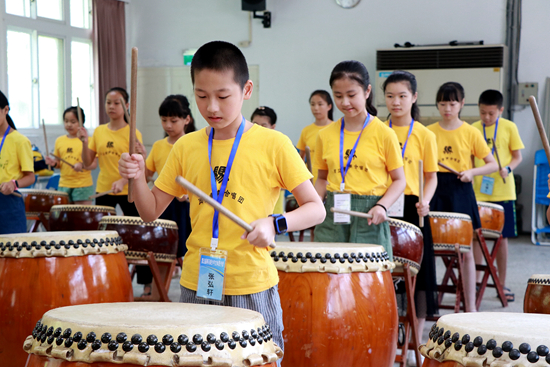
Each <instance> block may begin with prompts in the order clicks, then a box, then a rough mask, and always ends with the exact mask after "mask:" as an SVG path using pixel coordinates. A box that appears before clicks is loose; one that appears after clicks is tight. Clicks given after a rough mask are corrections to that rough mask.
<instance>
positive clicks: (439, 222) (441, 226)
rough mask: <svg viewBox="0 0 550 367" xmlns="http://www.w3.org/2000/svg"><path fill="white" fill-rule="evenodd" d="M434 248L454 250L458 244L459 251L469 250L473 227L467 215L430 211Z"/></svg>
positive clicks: (437, 249)
mask: <svg viewBox="0 0 550 367" xmlns="http://www.w3.org/2000/svg"><path fill="white" fill-rule="evenodd" d="M428 217H429V219H430V225H431V227H432V238H433V243H434V250H436V251H454V250H455V245H459V247H460V252H469V251H470V249H471V244H472V237H473V233H474V228H473V226H472V219H471V218H470V216H469V215H466V214H461V213H447V212H430V213H429V214H428Z"/></svg>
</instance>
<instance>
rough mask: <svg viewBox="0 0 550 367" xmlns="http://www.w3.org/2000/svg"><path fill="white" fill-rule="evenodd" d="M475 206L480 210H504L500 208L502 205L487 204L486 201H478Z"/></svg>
mask: <svg viewBox="0 0 550 367" xmlns="http://www.w3.org/2000/svg"><path fill="white" fill-rule="evenodd" d="M477 206H479V207H482V208H490V209H494V210H498V211H500V212H503V211H504V208H503V207H502V205H498V204H495V203H488V202H486V201H478V202H477Z"/></svg>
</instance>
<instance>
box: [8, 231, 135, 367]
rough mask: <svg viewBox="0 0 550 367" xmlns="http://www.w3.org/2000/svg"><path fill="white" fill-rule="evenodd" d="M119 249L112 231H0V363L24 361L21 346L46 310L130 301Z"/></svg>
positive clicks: (118, 242)
mask: <svg viewBox="0 0 550 367" xmlns="http://www.w3.org/2000/svg"><path fill="white" fill-rule="evenodd" d="M125 248H126V246H124V245H122V243H121V239H120V237H119V236H118V234H117V233H116V232H114V231H109V232H106V231H105V232H100V231H93V232H92V231H89V232H40V233H29V234H27V233H21V234H14V235H2V236H0V279H1V281H0V315H1V317H0V330H2V332H1V333H0V366H24V364H25V360H26V359H27V355H26V353H24V352H23V350H22V349H21V345H22V343H23V341H24V340H25V338H26V337H27V335H28V333H29V328H30V329H32V327H33V326H34V324H35V322H36V320H38V319H39V318H40V317H41V316H42V314H44V312H46V311H48V310H50V309H53V308H56V307H61V306H67V305H76V304H88V303H101V302H131V301H133V300H134V297H133V290H132V282H131V280H130V274H129V272H128V264H127V262H126V258H125V256H124V252H123V250H124V249H125Z"/></svg>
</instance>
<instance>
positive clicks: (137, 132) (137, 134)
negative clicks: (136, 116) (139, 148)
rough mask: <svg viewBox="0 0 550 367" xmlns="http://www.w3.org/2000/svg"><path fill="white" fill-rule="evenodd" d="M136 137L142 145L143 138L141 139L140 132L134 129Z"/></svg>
mask: <svg viewBox="0 0 550 367" xmlns="http://www.w3.org/2000/svg"><path fill="white" fill-rule="evenodd" d="M136 137H137V139H138V140H139V142H140V143H141V144H143V138H142V136H141V132H140V131H139V130H138V129H136Z"/></svg>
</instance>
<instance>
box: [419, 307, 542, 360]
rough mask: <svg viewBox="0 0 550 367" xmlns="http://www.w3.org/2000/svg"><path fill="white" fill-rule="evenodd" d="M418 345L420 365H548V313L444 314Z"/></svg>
mask: <svg viewBox="0 0 550 367" xmlns="http://www.w3.org/2000/svg"><path fill="white" fill-rule="evenodd" d="M429 337H430V339H429V340H428V342H427V343H426V344H424V345H422V346H421V347H420V352H421V353H422V355H423V356H425V357H426V359H425V360H424V363H423V365H422V366H423V367H463V366H480V367H481V366H492V367H504V366H509V367H515V366H518V367H519V366H533V367H541V366H548V365H550V354H549V353H548V348H549V347H550V315H534V314H522V313H507V312H474V313H456V314H448V315H443V316H441V317H440V318H439V320H438V321H437V323H436V324H434V325H433V327H432V329H431V331H430V334H429Z"/></svg>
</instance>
